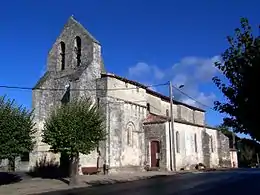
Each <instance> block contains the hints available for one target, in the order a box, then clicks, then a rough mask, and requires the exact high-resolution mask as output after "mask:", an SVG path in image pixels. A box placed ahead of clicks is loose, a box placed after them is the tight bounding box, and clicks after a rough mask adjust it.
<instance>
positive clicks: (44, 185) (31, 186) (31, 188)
mask: <svg viewBox="0 0 260 195" xmlns="http://www.w3.org/2000/svg"><path fill="white" fill-rule="evenodd" d="M174 174H176V173H174V172H152V171H151V172H138V173H131V174H127V173H118V174H110V175H83V176H79V185H78V186H76V187H88V186H95V185H104V184H113V183H120V182H127V181H134V180H141V179H149V178H152V177H157V176H165V175H174ZM65 182H68V180H65ZM65 182H64V181H60V180H57V179H41V178H32V179H29V180H23V181H21V182H19V183H14V184H8V185H3V186H0V195H7V194H8V195H25V194H26V195H28V194H36V193H41V192H49V191H54V190H62V189H70V188H71V187H70V186H68V184H66V183H65Z"/></svg>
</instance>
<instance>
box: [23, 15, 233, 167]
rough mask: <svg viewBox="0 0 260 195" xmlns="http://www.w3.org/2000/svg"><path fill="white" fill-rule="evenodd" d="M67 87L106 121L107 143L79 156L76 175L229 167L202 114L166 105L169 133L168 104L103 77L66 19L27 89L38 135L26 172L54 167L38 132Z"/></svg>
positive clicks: (88, 38) (95, 49)
mask: <svg viewBox="0 0 260 195" xmlns="http://www.w3.org/2000/svg"><path fill="white" fill-rule="evenodd" d="M67 86H70V89H72V90H70V94H69V95H70V98H77V97H81V96H88V97H91V98H93V101H95V102H96V103H97V104H98V105H99V106H100V108H102V109H103V111H104V113H105V115H106V131H107V134H108V135H107V139H106V141H104V142H102V143H100V146H99V148H98V149H97V150H95V151H93V152H92V153H91V154H89V155H83V154H80V168H79V171H80V172H82V171H83V172H88V170H89V171H90V170H93V169H98V168H101V167H102V166H103V165H104V164H105V165H107V166H108V167H109V171H110V172H113V171H140V170H144V167H145V166H146V167H149V168H151V169H152V168H155V169H158V170H180V169H186V168H189V167H191V166H194V165H195V164H198V163H203V164H205V165H206V166H207V167H221V166H225V167H230V166H231V159H230V149H229V140H228V138H227V137H226V136H224V135H223V134H222V133H221V132H219V131H217V130H216V129H214V128H211V127H207V126H206V125H205V111H204V110H201V109H199V108H196V107H193V106H190V105H187V104H184V103H182V102H178V101H175V100H173V114H174V128H173V130H174V131H172V128H171V118H170V117H169V114H170V112H169V111H170V98H169V97H167V96H164V95H162V94H160V93H157V92H155V91H153V90H151V89H149V88H148V87H147V86H145V85H143V84H141V83H138V82H135V81H132V80H128V79H126V78H123V77H120V76H118V75H114V74H111V73H107V72H106V70H105V67H104V63H103V59H102V56H101V45H100V43H99V42H98V41H97V40H96V39H95V38H94V37H93V36H92V35H91V34H90V33H89V32H88V31H87V30H86V29H85V28H84V27H83V26H82V25H81V24H80V23H79V22H77V21H76V20H75V19H74V18H73V17H70V18H69V20H68V22H67V23H66V24H65V26H64V28H63V30H62V32H61V34H60V35H59V37H58V38H57V39H56V41H55V43H54V44H53V46H52V48H51V50H50V51H49V53H48V58H47V71H46V73H45V74H44V75H43V76H42V78H40V79H39V81H38V82H37V84H36V85H35V88H34V90H33V109H34V110H35V118H34V120H35V123H36V128H37V133H36V147H35V149H34V150H33V151H32V152H31V153H30V160H29V164H28V165H29V166H28V167H29V168H32V167H33V166H35V164H36V162H37V161H40V160H42V159H43V158H47V159H49V160H54V161H59V158H60V155H59V154H53V153H51V152H49V148H50V147H49V146H48V145H47V144H45V143H43V142H42V138H41V133H42V129H43V125H44V121H45V119H46V118H47V117H48V114H49V113H50V111H51V109H53V108H54V106H56V105H59V104H61V103H62V101H63V99H64V96H65V94H66V87H67ZM43 89H48V90H43ZM51 89H64V90H51ZM73 89H78V90H73ZM84 170H85V171H84Z"/></svg>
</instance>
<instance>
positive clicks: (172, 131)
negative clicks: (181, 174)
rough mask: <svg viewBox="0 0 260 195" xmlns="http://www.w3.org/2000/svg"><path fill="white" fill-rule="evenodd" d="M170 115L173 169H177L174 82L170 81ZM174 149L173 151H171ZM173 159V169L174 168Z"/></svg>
mask: <svg viewBox="0 0 260 195" xmlns="http://www.w3.org/2000/svg"><path fill="white" fill-rule="evenodd" d="M169 87H170V115H171V128H170V129H169V138H170V139H169V140H170V157H172V161H173V170H174V171H176V158H175V139H174V137H175V134H174V113H173V101H172V97H173V94H172V82H171V81H170V85H169ZM171 150H172V151H171ZM172 161H171V169H172Z"/></svg>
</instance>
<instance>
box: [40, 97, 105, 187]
mask: <svg viewBox="0 0 260 195" xmlns="http://www.w3.org/2000/svg"><path fill="white" fill-rule="evenodd" d="M105 138H106V132H105V126H104V116H103V114H102V113H101V112H100V110H99V108H98V107H97V105H96V104H93V102H92V101H91V99H90V98H81V99H78V100H76V99H74V100H72V101H71V102H69V103H67V104H63V105H61V107H59V108H57V109H55V110H53V112H52V113H51V114H50V117H49V118H48V119H47V120H46V122H45V125H44V129H43V142H45V143H47V144H49V145H50V146H51V151H53V152H55V153H57V152H60V153H67V154H68V156H69V158H70V164H71V170H70V174H71V182H72V184H74V183H75V182H76V179H75V177H76V174H77V172H78V171H77V167H78V161H79V153H82V154H90V153H91V152H92V151H93V150H95V149H96V148H97V146H98V144H99V142H100V141H102V140H104V139H105Z"/></svg>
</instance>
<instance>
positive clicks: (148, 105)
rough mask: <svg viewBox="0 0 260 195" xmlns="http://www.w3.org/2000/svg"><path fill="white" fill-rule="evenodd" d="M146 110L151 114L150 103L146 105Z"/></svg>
mask: <svg viewBox="0 0 260 195" xmlns="http://www.w3.org/2000/svg"><path fill="white" fill-rule="evenodd" d="M146 109H147V112H148V113H149V112H150V104H149V103H147V104H146Z"/></svg>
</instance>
